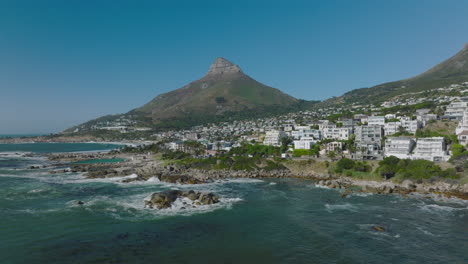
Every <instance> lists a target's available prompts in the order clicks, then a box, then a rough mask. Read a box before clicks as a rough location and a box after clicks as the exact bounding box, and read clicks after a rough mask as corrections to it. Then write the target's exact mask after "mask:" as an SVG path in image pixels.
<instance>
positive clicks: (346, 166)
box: [336, 158, 356, 170]
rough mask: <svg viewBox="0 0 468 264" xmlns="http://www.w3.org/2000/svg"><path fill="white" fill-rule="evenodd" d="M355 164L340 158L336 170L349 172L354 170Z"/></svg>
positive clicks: (352, 161)
mask: <svg viewBox="0 0 468 264" xmlns="http://www.w3.org/2000/svg"><path fill="white" fill-rule="evenodd" d="M355 164H356V162H355V161H354V160H351V159H347V158H342V159H340V160H339V161H338V162H337V163H336V168H337V169H341V170H350V169H352V168H354V165H355Z"/></svg>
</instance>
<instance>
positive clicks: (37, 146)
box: [0, 143, 120, 153]
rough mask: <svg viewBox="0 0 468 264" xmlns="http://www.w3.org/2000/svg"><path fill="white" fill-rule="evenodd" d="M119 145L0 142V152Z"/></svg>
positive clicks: (39, 151) (115, 146)
mask: <svg viewBox="0 0 468 264" xmlns="http://www.w3.org/2000/svg"><path fill="white" fill-rule="evenodd" d="M118 147H120V145H115V144H100V143H23V144H0V152H14V151H18V152H34V153H50V152H82V151H98V150H109V149H115V148H118Z"/></svg>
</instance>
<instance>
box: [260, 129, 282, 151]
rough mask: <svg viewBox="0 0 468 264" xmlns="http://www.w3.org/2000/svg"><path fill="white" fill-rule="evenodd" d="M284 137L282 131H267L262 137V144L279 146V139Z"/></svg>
mask: <svg viewBox="0 0 468 264" xmlns="http://www.w3.org/2000/svg"><path fill="white" fill-rule="evenodd" d="M285 137H287V134H286V133H285V132H284V131H278V130H272V131H267V132H266V135H265V139H263V145H267V146H276V147H279V146H281V139H283V138H285Z"/></svg>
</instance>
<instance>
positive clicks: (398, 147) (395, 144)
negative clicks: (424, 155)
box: [384, 137, 416, 159]
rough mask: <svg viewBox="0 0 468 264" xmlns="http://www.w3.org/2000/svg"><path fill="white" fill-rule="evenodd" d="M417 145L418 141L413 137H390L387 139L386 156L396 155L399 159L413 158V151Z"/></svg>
mask: <svg viewBox="0 0 468 264" xmlns="http://www.w3.org/2000/svg"><path fill="white" fill-rule="evenodd" d="M415 145H416V142H415V141H414V140H413V139H411V138H407V137H395V138H388V139H387V140H385V151H384V156H385V157H390V156H395V157H397V158H399V159H409V158H411V152H412V151H413V149H414V147H415Z"/></svg>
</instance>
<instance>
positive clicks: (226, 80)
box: [132, 58, 298, 122]
mask: <svg viewBox="0 0 468 264" xmlns="http://www.w3.org/2000/svg"><path fill="white" fill-rule="evenodd" d="M296 103H298V100H297V99H295V98H294V97H291V96H289V95H287V94H285V93H283V92H281V91H280V90H278V89H275V88H271V87H269V86H266V85H264V84H261V83H259V82H257V81H255V80H254V79H252V78H251V77H249V76H248V75H246V74H244V73H243V72H242V70H241V69H240V67H239V66H237V65H235V64H233V63H231V62H229V61H228V60H226V59H224V58H217V59H216V60H215V61H214V62H213V64H211V66H210V68H209V70H208V73H207V74H206V75H205V76H204V77H203V78H201V79H200V80H197V81H194V82H191V83H190V84H188V85H186V86H184V87H182V88H180V89H177V90H174V91H171V92H168V93H164V94H161V95H159V96H157V97H156V98H154V99H153V100H151V101H150V102H149V103H147V104H145V105H144V106H142V107H140V108H137V109H135V110H133V111H132V112H133V113H143V114H144V115H146V116H149V117H151V118H152V119H153V120H154V121H155V122H158V121H160V120H164V119H168V118H178V117H185V116H187V115H205V114H209V115H213V114H214V115H220V114H223V113H225V112H238V111H242V110H247V109H255V108H259V107H263V106H272V105H278V106H289V105H293V104H296Z"/></svg>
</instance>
